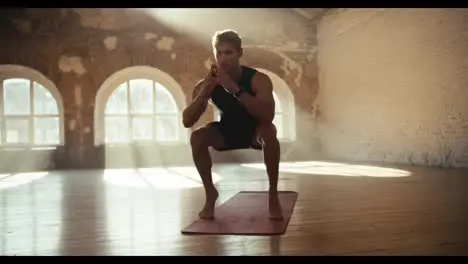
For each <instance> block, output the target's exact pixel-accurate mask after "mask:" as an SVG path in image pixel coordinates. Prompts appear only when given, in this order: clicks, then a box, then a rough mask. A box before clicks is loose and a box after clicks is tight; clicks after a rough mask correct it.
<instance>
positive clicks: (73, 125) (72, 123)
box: [68, 119, 76, 131]
mask: <svg viewBox="0 0 468 264" xmlns="http://www.w3.org/2000/svg"><path fill="white" fill-rule="evenodd" d="M68 128H69V129H70V130H71V131H73V130H75V128H76V120H74V119H73V120H71V121H70V123H69V124H68Z"/></svg>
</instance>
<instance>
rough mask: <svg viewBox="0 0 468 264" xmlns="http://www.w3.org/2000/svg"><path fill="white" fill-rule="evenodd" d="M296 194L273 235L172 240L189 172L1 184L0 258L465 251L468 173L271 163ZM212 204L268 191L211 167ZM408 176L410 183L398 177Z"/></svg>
mask: <svg viewBox="0 0 468 264" xmlns="http://www.w3.org/2000/svg"><path fill="white" fill-rule="evenodd" d="M281 170H282V172H281V177H280V189H281V190H292V191H297V192H298V193H299V197H298V201H297V204H296V207H295V210H294V213H293V216H292V218H291V221H290V224H289V227H288V230H287V232H286V234H285V235H283V236H273V237H261V236H258V237H256V236H212V235H203V236H183V235H181V234H180V230H181V229H182V228H183V227H185V226H186V225H188V224H190V223H191V222H192V221H193V220H195V219H196V217H197V214H198V211H199V210H200V208H201V207H202V206H203V202H204V192H203V189H202V187H201V183H200V181H199V179H198V175H197V174H196V171H195V168H192V167H188V168H153V169H141V170H106V171H102V170H83V171H56V172H44V173H40V172H38V173H29V174H16V175H2V177H0V234H1V236H0V245H1V246H0V252H1V253H0V254H1V255H468V232H467V230H466V229H467V227H468V195H466V192H467V190H468V173H467V172H468V170H463V169H429V168H421V167H409V166H401V167H399V168H395V167H393V168H392V169H390V168H384V167H379V166H376V165H374V166H369V165H367V166H365V165H362V164H346V163H336V162H335V163H333V162H308V163H291V164H286V163H285V164H282V169H281ZM214 171H215V173H216V175H215V178H218V179H219V181H218V182H217V186H218V189H219V191H220V199H219V201H218V203H222V202H225V201H226V200H228V199H229V198H230V197H232V196H233V195H234V194H236V193H237V192H239V191H242V190H249V191H256V190H260V191H262V190H267V187H268V180H267V176H266V172H265V170H264V169H263V168H262V166H261V164H260V165H255V166H252V165H249V166H245V165H241V164H217V165H216V166H215V170H214ZM407 174H411V175H407Z"/></svg>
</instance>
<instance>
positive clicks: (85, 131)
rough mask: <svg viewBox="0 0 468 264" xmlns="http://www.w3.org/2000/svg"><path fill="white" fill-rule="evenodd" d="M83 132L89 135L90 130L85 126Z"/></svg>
mask: <svg viewBox="0 0 468 264" xmlns="http://www.w3.org/2000/svg"><path fill="white" fill-rule="evenodd" d="M83 132H84V133H85V134H89V132H91V128H89V127H88V126H87V127H85V128H84V129H83Z"/></svg>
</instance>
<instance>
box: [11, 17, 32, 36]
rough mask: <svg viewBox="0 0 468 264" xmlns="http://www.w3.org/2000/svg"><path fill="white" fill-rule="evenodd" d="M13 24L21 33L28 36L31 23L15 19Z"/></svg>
mask: <svg viewBox="0 0 468 264" xmlns="http://www.w3.org/2000/svg"><path fill="white" fill-rule="evenodd" d="M13 23H14V24H15V26H16V29H18V30H19V31H20V32H21V33H24V34H29V33H30V32H31V22H29V21H28V20H21V19H15V20H13Z"/></svg>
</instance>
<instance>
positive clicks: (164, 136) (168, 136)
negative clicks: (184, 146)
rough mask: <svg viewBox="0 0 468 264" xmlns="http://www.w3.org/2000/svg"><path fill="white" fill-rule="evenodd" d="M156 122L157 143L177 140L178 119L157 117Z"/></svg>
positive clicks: (174, 117) (175, 116)
mask: <svg viewBox="0 0 468 264" xmlns="http://www.w3.org/2000/svg"><path fill="white" fill-rule="evenodd" d="M155 120H156V125H155V129H156V140H157V141H176V140H178V139H179V117H178V116H177V115H174V116H172V115H171V116H157V117H156V118H155Z"/></svg>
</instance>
